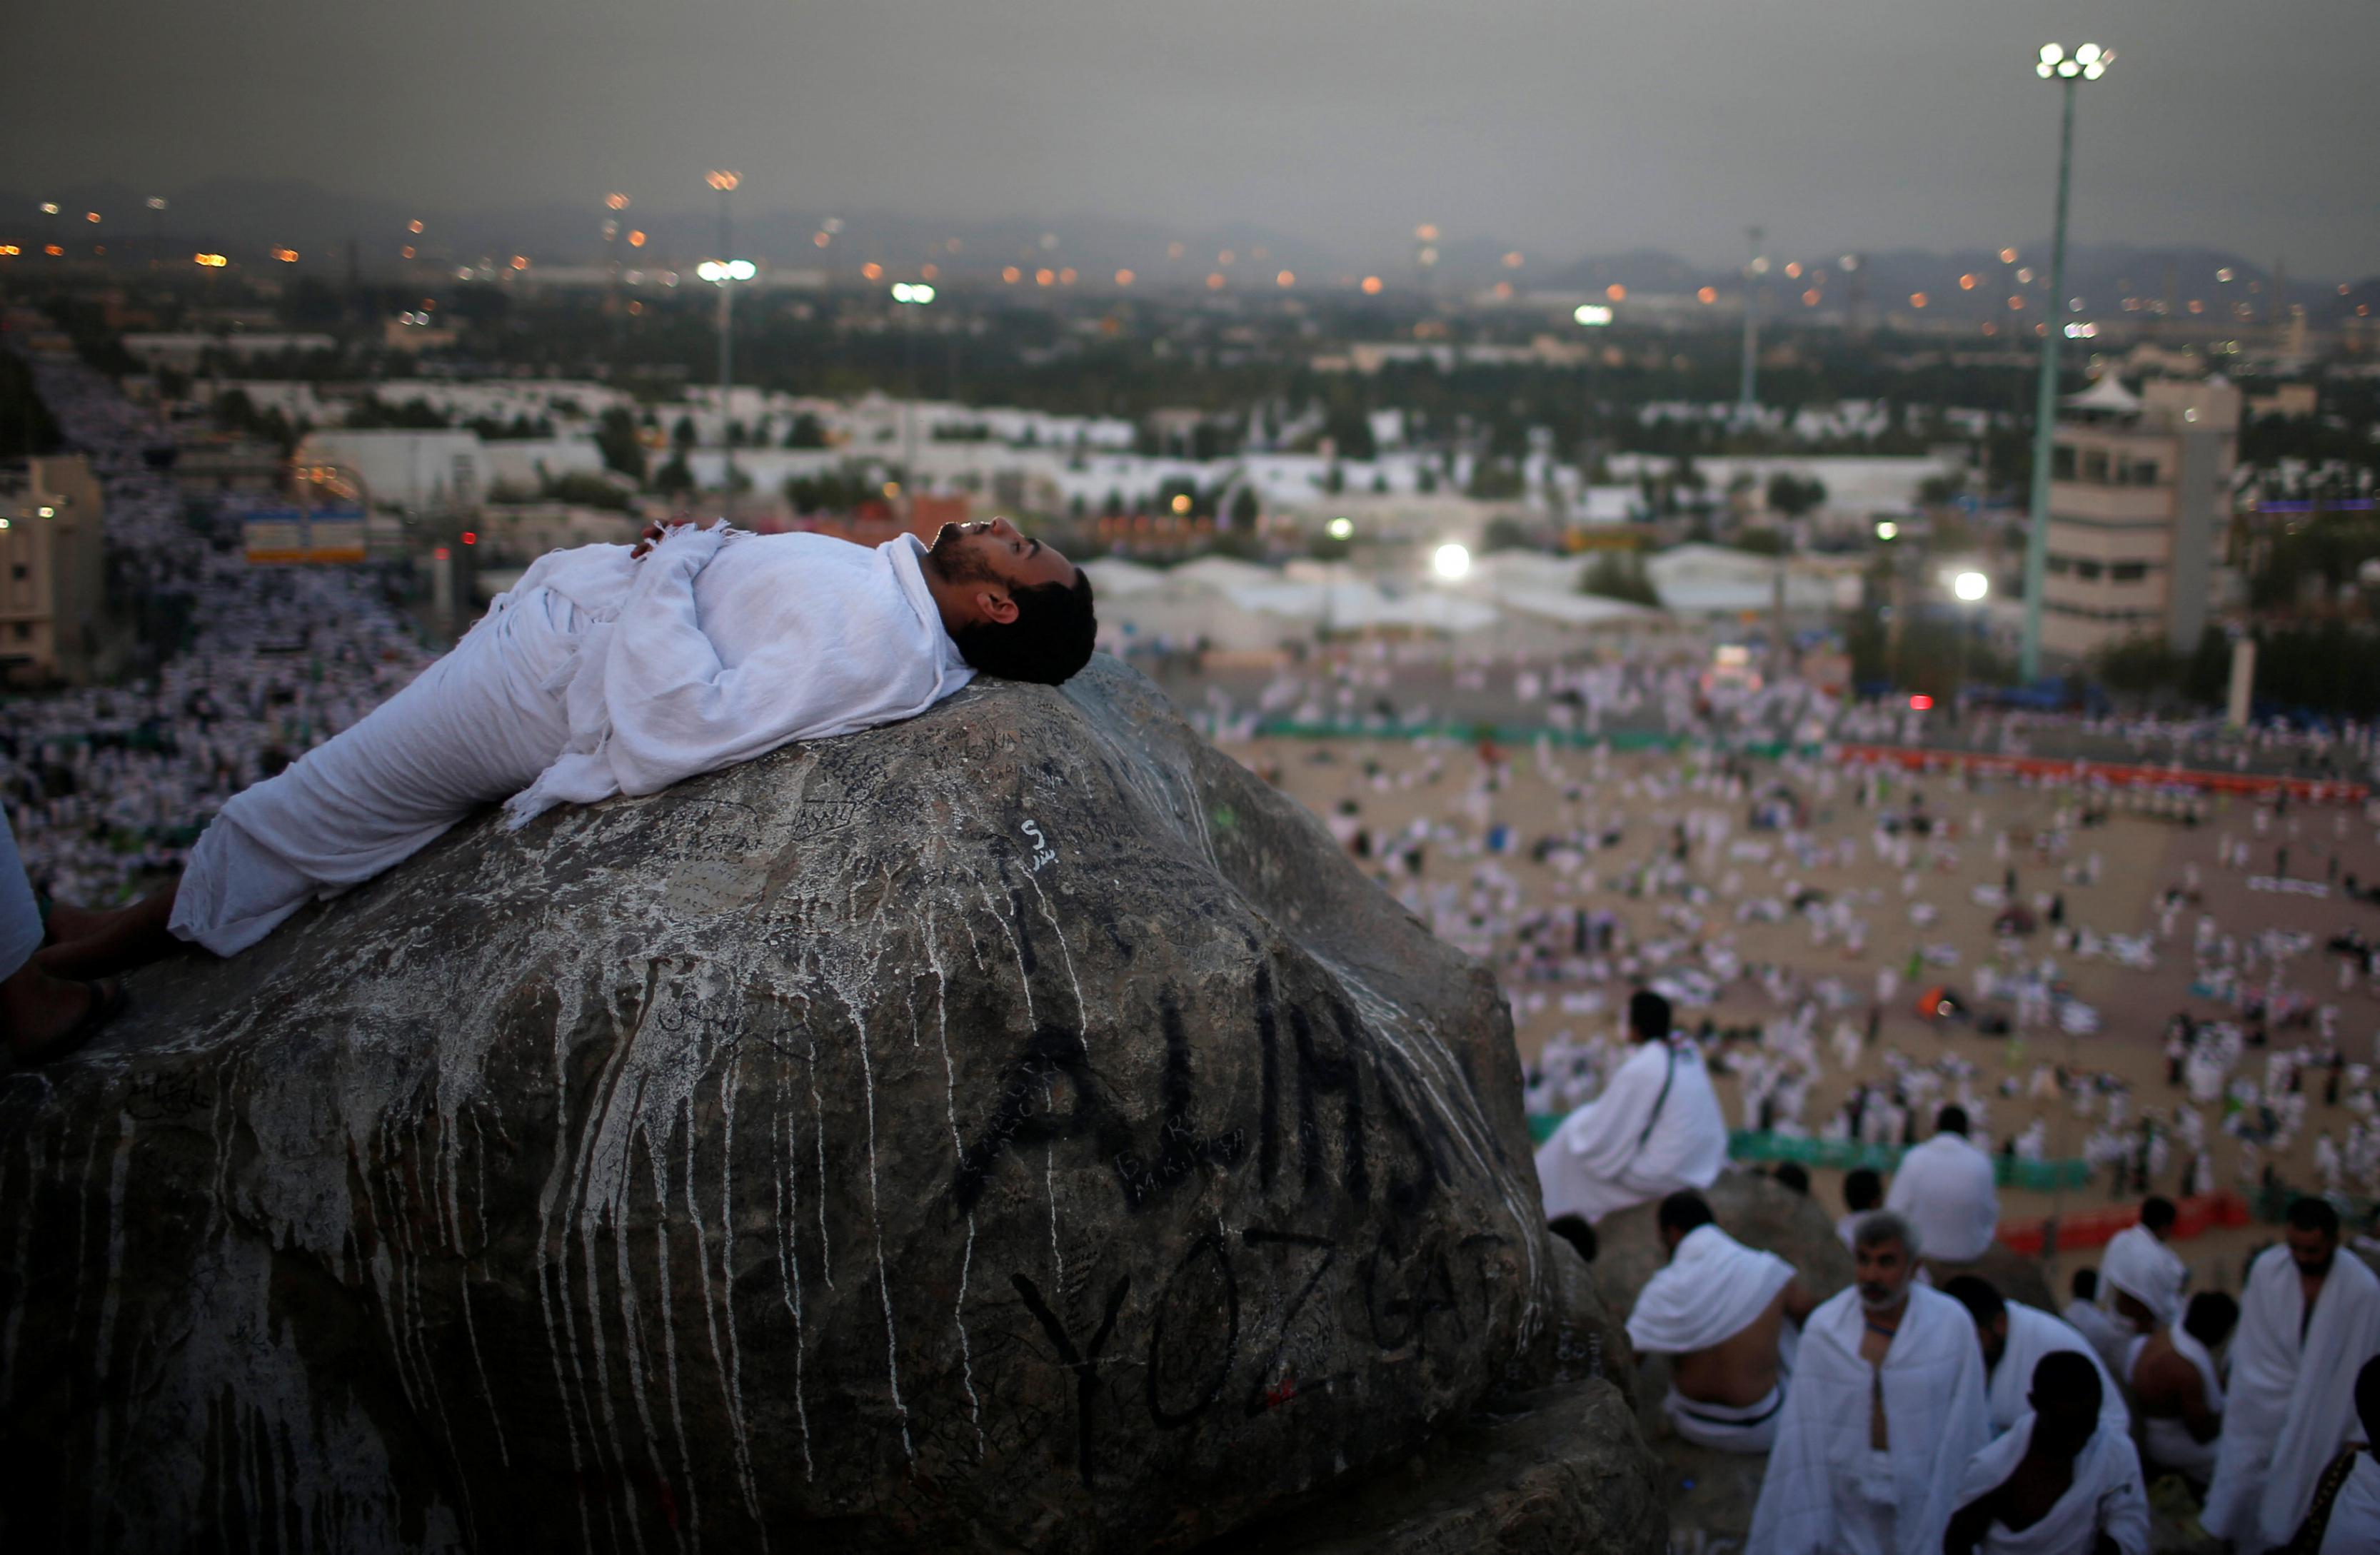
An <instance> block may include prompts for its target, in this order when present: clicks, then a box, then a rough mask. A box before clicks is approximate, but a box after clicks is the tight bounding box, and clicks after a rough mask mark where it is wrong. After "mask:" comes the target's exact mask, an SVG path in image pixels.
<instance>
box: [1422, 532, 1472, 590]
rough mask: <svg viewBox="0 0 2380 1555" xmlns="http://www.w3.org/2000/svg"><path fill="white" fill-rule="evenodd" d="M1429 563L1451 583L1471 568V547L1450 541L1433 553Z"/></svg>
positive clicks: (1432, 568) (1440, 575)
mask: <svg viewBox="0 0 2380 1555" xmlns="http://www.w3.org/2000/svg"><path fill="white" fill-rule="evenodd" d="M1429 565H1430V568H1431V570H1432V571H1434V572H1436V573H1437V574H1438V576H1439V577H1443V578H1445V579H1446V580H1447V581H1448V582H1450V583H1451V582H1452V581H1454V580H1455V579H1456V578H1459V577H1463V575H1464V574H1465V573H1467V572H1469V571H1470V570H1471V551H1470V548H1469V547H1468V546H1463V545H1458V544H1456V543H1455V542H1454V541H1447V542H1446V543H1445V544H1444V545H1441V546H1439V548H1438V549H1437V550H1436V551H1435V552H1433V553H1431V554H1430V558H1429Z"/></svg>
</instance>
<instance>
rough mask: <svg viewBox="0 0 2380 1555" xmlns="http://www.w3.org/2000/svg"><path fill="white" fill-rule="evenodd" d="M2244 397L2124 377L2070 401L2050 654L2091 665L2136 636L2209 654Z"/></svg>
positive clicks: (2061, 462) (2055, 499) (2059, 470)
mask: <svg viewBox="0 0 2380 1555" xmlns="http://www.w3.org/2000/svg"><path fill="white" fill-rule="evenodd" d="M2239 454H2240V390H2239V389H2238V388H2237V387H2235V386H2234V385H2232V384H2230V383H2227V382H2225V381H2224V380H2223V379H2221V378H2219V377H2216V378H2207V379H2203V380H2159V381H2154V382H2151V383H2147V384H2145V385H2143V388H2142V390H2141V392H2140V393H2139V394H2138V395H2134V394H2132V393H2131V391H2129V390H2127V389H2126V388H2125V387H2124V386H2123V384H2122V383H2119V381H2118V380H2117V379H2116V378H2115V377H2113V376H2112V375H2111V376H2109V377H2107V378H2103V379H2101V380H2100V381H2099V382H2098V383H2095V384H2093V385H2092V386H2091V387H2090V388H2089V389H2087V390H2085V391H2084V392H2083V393H2082V394H2079V395H2070V396H2069V398H2068V399H2067V401H2066V414H2065V415H2064V416H2062V417H2061V418H2059V419H2058V432H2057V442H2056V443H2055V445H2054V452H2053V454H2052V463H2051V466H2050V485H2049V546H2048V550H2049V565H2048V577H2047V578H2046V581H2045V586H2044V588H2043V589H2042V596H2041V602H2042V618H2041V640H2042V646H2043V647H2045V648H2046V649H2048V650H2050V651H2051V652H2053V653H2060V654H2069V655H2072V656H2074V657H2077V658H2080V657H2083V656H2086V655H2088V654H2090V653H2091V652H2093V651H2094V650H2097V649H2100V648H2102V647H2105V646H2107V644H2109V643H2112V642H2117V641H2119V640H2121V639H2123V638H2133V637H2142V636H2152V637H2157V638H2163V639H2164V640H2165V642H2166V643H2167V645H2168V647H2170V648H2172V649H2174V650H2176V651H2179V652H2188V651H2189V650H2192V648H2195V647H2196V646H2197V645H2198V639H2199V637H2200V635H2201V634H2202V633H2204V630H2205V628H2206V623H2207V619H2208V615H2209V613H2210V610H2211V608H2212V605H2213V603H2214V600H2215V593H2216V583H2217V578H2216V569H2217V566H2218V565H2219V564H2220V563H2221V561H2222V557H2221V555H2220V552H2221V550H2222V547H2223V544H2224V540H2225V535H2226V530H2227V527H2228V526H2227V524H2226V518H2227V517H2228V511H2229V507H2228V502H2229V492H2230V490H2231V473H2232V469H2233V468H2234V467H2235V466H2236V465H2237V464H2238V462H2239Z"/></svg>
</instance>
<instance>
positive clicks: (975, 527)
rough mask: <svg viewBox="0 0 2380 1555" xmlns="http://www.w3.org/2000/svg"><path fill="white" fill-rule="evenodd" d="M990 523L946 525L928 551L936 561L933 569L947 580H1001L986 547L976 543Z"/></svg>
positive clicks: (957, 581) (979, 581)
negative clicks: (986, 553) (985, 551)
mask: <svg viewBox="0 0 2380 1555" xmlns="http://www.w3.org/2000/svg"><path fill="white" fill-rule="evenodd" d="M987 527H988V526H986V525H982V524H944V525H943V526H942V527H941V529H940V530H939V531H938V532H937V533H936V534H935V536H934V543H933V544H932V546H930V547H929V549H928V550H927V552H926V554H927V555H928V556H929V557H930V558H931V559H932V561H933V564H934V571H935V572H936V573H937V574H939V575H940V576H941V578H942V581H944V582H945V583H998V582H1001V581H1002V578H1001V576H1000V574H998V573H997V572H994V571H993V570H992V566H991V561H990V557H988V556H986V555H985V554H984V548H983V547H981V546H978V545H977V544H976V543H975V541H976V538H977V536H978V535H980V534H982V533H983V532H984V531H985V529H986V528H987Z"/></svg>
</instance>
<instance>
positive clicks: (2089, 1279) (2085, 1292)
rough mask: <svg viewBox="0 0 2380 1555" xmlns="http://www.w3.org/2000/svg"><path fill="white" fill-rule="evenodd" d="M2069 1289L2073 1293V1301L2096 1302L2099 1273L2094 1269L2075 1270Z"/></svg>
mask: <svg viewBox="0 0 2380 1555" xmlns="http://www.w3.org/2000/svg"><path fill="white" fill-rule="evenodd" d="M2069 1288H2070V1289H2071V1290H2072V1291H2073V1293H2074V1299H2075V1300H2077V1301H2096V1300H2098V1299H2099V1271H2098V1270H2095V1269H2078V1270H2075V1271H2074V1281H2073V1283H2072V1285H2071V1286H2070V1287H2069Z"/></svg>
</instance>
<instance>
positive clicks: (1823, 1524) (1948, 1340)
mask: <svg viewBox="0 0 2380 1555" xmlns="http://www.w3.org/2000/svg"><path fill="white" fill-rule="evenodd" d="M1907 1291H1908V1299H1909V1306H1908V1309H1907V1310H1906V1311H1905V1312H1904V1313H1903V1314H1902V1316H1901V1319H1900V1328H1899V1330H1897V1331H1896V1332H1895V1333H1894V1334H1893V1336H1892V1341H1891V1344H1890V1347H1889V1348H1888V1349H1887V1350H1886V1352H1885V1355H1884V1363H1883V1366H1882V1367H1881V1368H1880V1369H1879V1368H1872V1367H1869V1365H1868V1363H1867V1362H1866V1361H1864V1360H1863V1359H1861V1358H1860V1338H1861V1335H1862V1333H1863V1332H1864V1329H1865V1325H1866V1321H1867V1312H1866V1308H1865V1307H1864V1306H1862V1305H1861V1301H1860V1292H1859V1287H1858V1286H1857V1285H1853V1286H1852V1287H1851V1288H1850V1289H1848V1290H1845V1291H1843V1292H1840V1294H1837V1295H1835V1296H1834V1297H1833V1298H1832V1299H1831V1300H1829V1301H1828V1302H1827V1303H1825V1304H1824V1305H1823V1306H1820V1307H1819V1308H1818V1309H1817V1310H1816V1311H1815V1312H1813V1313H1812V1314H1811V1315H1810V1320H1809V1322H1808V1323H1807V1324H1805V1325H1804V1326H1803V1330H1802V1348H1801V1351H1800V1354H1799V1355H1797V1356H1796V1358H1795V1366H1794V1371H1793V1381H1792V1386H1791V1389H1790V1390H1789V1391H1787V1393H1786V1397H1785V1410H1784V1415H1783V1417H1782V1420H1781V1422H1780V1424H1779V1428H1778V1433H1777V1445H1776V1447H1775V1448H1774V1449H1772V1450H1771V1451H1770V1452H1769V1454H1768V1470H1767V1477H1766V1478H1764V1479H1763V1480H1762V1482H1761V1486H1760V1500H1759V1502H1758V1504H1757V1505H1756V1506H1755V1508H1754V1509H1753V1514H1752V1533H1751V1537H1750V1538H1749V1539H1748V1540H1747V1541H1746V1543H1745V1546H1744V1549H1745V1551H1746V1555H1937V1552H1938V1551H1939V1550H1940V1549H1941V1548H1942V1534H1943V1530H1944V1529H1945V1528H1947V1527H1948V1526H1949V1522H1950V1514H1951V1512H1954V1511H1956V1510H1957V1509H1958V1506H1959V1501H1958V1500H1957V1497H1956V1494H1955V1492H1956V1490H1957V1488H1958V1485H1959V1475H1960V1470H1961V1468H1962V1467H1963V1466H1964V1465H1965V1464H1966V1462H1967V1460H1968V1459H1970V1458H1972V1457H1973V1456H1974V1454H1975V1452H1977V1450H1978V1449H1980V1448H1981V1447H1982V1446H1983V1445H1984V1443H1985V1440H1986V1439H1987V1437H1988V1435H1989V1432H1990V1424H1989V1421H1988V1419H1987V1417H1986V1415H1985V1403H1984V1356H1983V1352H1982V1350H1981V1349H1980V1348H1979V1347H1978V1346H1977V1345H1976V1343H1975V1328H1974V1324H1973V1321H1971V1320H1970V1319H1969V1318H1968V1316H1967V1309H1966V1308H1965V1307H1963V1306H1960V1305H1959V1304H1958V1303H1957V1302H1955V1301H1952V1300H1951V1299H1950V1298H1949V1296H1946V1295H1944V1294H1941V1293H1940V1292H1939V1291H1936V1290H1933V1289H1931V1288H1929V1287H1927V1286H1925V1285H1920V1284H1918V1283H1916V1282H1914V1281H1912V1282H1910V1283H1909V1285H1908V1286H1907ZM1879 1387H1880V1389H1881V1392H1882V1395H1883V1402H1884V1413H1885V1420H1886V1429H1887V1437H1886V1440H1887V1441H1888V1442H1889V1444H1890V1445H1889V1447H1888V1449H1886V1450H1884V1451H1881V1452H1879V1451H1877V1450H1876V1449H1874V1448H1872V1447H1871V1446H1870V1445H1869V1440H1870V1439H1869V1413H1870V1409H1871V1407H1872V1404H1873V1395H1874V1391H1876V1390H1877V1389H1878V1388H1879Z"/></svg>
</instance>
